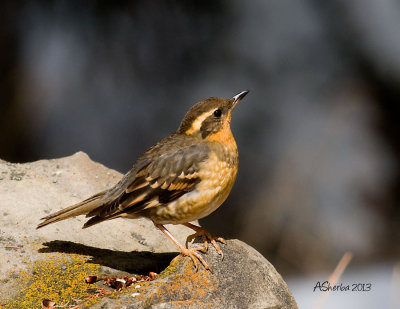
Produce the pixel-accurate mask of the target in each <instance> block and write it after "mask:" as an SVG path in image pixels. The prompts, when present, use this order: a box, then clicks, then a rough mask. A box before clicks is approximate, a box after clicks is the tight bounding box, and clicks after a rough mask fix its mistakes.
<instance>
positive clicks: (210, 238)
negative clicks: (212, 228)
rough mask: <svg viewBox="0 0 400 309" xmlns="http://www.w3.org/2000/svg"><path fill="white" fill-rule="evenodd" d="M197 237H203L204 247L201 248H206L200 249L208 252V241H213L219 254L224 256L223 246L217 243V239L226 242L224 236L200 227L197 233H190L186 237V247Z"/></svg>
mask: <svg viewBox="0 0 400 309" xmlns="http://www.w3.org/2000/svg"><path fill="white" fill-rule="evenodd" d="M196 237H201V239H202V240H203V244H204V247H201V249H204V250H200V251H203V252H207V250H208V242H211V244H212V245H213V246H214V248H215V250H217V252H218V254H219V255H221V257H222V259H223V258H224V253H223V252H222V250H221V247H220V245H219V244H218V243H217V241H218V242H220V243H223V244H226V241H225V239H223V238H222V237H214V236H212V235H211V234H210V233H209V232H207V231H206V230H205V229H203V228H201V227H198V229H197V230H196V233H194V234H192V235H189V236H188V237H187V238H186V248H187V247H188V244H189V242H191V241H192V240H193V239H195V238H196Z"/></svg>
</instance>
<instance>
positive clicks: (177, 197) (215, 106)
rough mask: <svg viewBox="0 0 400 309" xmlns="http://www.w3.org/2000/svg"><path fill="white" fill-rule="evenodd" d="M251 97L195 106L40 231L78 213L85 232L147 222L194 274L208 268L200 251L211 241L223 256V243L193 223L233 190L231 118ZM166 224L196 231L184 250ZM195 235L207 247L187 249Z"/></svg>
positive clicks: (234, 160)
mask: <svg viewBox="0 0 400 309" xmlns="http://www.w3.org/2000/svg"><path fill="white" fill-rule="evenodd" d="M247 93H249V91H242V92H240V93H239V94H237V95H235V96H233V97H232V98H230V99H223V98H217V97H210V98H208V99H205V100H202V101H200V102H198V103H196V104H195V105H194V106H193V107H192V108H191V109H190V110H189V111H188V112H187V113H186V115H185V116H184V118H183V120H182V122H181V123H180V125H179V127H178V129H177V130H176V132H175V133H173V134H171V135H169V136H167V137H165V138H163V139H161V140H160V141H159V142H157V143H156V144H155V145H154V146H152V147H150V148H149V149H148V150H147V151H145V152H144V153H143V155H142V156H140V157H139V158H138V159H137V160H136V161H135V163H134V164H133V167H132V168H131V169H130V170H129V171H128V172H127V173H126V174H125V175H124V176H123V177H122V178H121V180H120V181H119V182H118V183H117V184H116V185H114V186H113V187H111V188H109V189H108V190H105V191H102V192H99V193H97V194H95V195H93V196H91V197H89V198H87V199H85V200H84V201H82V202H80V203H77V204H75V205H72V206H70V207H67V208H65V209H62V210H60V211H57V212H55V213H52V214H50V215H48V216H46V217H44V218H41V220H44V221H42V222H41V223H40V224H39V225H38V226H37V229H38V228H42V227H44V226H46V225H48V224H51V223H55V222H58V221H61V220H65V219H68V218H72V217H76V216H79V215H86V217H87V218H90V219H89V220H88V221H86V223H85V224H84V225H83V228H88V227H90V226H93V225H95V224H98V223H100V222H103V221H107V220H111V219H115V218H128V219H136V218H147V219H150V220H151V221H152V222H153V224H154V225H155V227H157V228H158V229H159V230H161V231H162V232H163V233H164V234H165V235H166V236H167V237H168V238H169V239H170V240H171V241H172V242H173V243H174V244H175V245H176V246H177V247H178V249H179V251H180V255H183V256H188V257H190V258H191V260H192V261H193V264H194V267H195V269H196V271H197V270H198V269H199V266H200V263H201V264H202V265H203V266H204V267H205V269H208V270H210V269H211V268H210V266H209V264H208V263H207V262H206V261H205V259H204V258H203V256H202V255H201V254H200V253H199V251H201V252H203V253H205V252H207V250H208V245H209V243H211V244H212V245H213V246H214V247H215V249H216V251H217V252H218V254H220V255H221V256H222V258H223V252H222V250H221V247H220V245H219V244H218V242H219V243H225V240H224V239H223V238H221V237H214V236H213V235H211V234H210V233H209V232H208V231H207V230H205V229H204V228H202V227H200V226H197V225H195V224H192V223H190V222H192V221H195V220H198V219H201V218H204V217H206V216H208V215H209V214H210V213H212V212H213V211H215V210H216V209H217V208H218V207H219V206H220V205H221V204H222V203H223V202H224V201H225V200H226V198H227V197H228V195H229V193H230V192H231V189H232V187H233V185H234V182H235V180H236V175H237V172H238V163H239V154H238V148H237V144H236V141H235V139H234V137H233V134H232V131H231V127H230V123H231V115H232V111H233V110H234V108H235V107H236V106H237V104H238V102H239V101H241V100H242V99H243V98H244V97H245V96H246V95H247ZM166 224H175V225H177V224H182V225H184V226H186V227H188V228H190V229H192V230H194V232H195V233H194V234H192V235H189V236H188V238H187V239H186V246H183V245H182V244H181V243H179V242H178V240H177V239H176V238H175V237H174V236H173V235H172V234H171V233H170V231H169V230H168V229H167V228H166V227H165V226H164V225H166ZM195 237H201V239H202V242H203V245H202V246H201V247H195V248H190V249H189V248H188V242H190V241H191V240H193V239H194V238H195Z"/></svg>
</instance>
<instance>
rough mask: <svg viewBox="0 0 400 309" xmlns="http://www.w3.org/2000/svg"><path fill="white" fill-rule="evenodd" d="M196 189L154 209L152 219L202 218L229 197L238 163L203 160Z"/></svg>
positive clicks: (172, 221) (163, 221)
mask: <svg viewBox="0 0 400 309" xmlns="http://www.w3.org/2000/svg"><path fill="white" fill-rule="evenodd" d="M205 164H207V168H201V169H200V172H199V176H200V178H201V181H200V183H199V184H198V185H197V186H196V189H195V190H193V191H191V192H188V193H186V194H184V195H183V196H181V197H180V198H178V199H177V200H175V201H173V202H171V203H169V204H167V205H163V206H158V207H157V208H156V209H154V216H151V217H152V219H153V221H155V222H156V223H160V224H181V223H186V222H190V221H194V220H197V219H201V218H203V217H205V216H207V215H209V214H210V213H212V212H213V211H214V210H216V209H217V208H218V207H219V206H220V205H221V204H222V203H223V202H224V201H225V200H226V198H227V197H228V195H229V193H230V191H231V189H232V187H233V184H234V182H235V179H236V174H237V170H238V169H237V166H236V165H231V164H228V163H227V162H224V161H218V160H213V162H212V163H210V162H205Z"/></svg>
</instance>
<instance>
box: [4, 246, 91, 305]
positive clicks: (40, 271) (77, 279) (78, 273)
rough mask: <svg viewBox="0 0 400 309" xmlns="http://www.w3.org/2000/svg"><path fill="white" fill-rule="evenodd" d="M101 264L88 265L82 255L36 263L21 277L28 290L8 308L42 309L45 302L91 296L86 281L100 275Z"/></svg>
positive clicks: (60, 256) (55, 257)
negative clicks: (44, 300)
mask: <svg viewBox="0 0 400 309" xmlns="http://www.w3.org/2000/svg"><path fill="white" fill-rule="evenodd" d="M98 272H99V265H96V264H91V263H86V258H85V257H83V256H80V255H75V254H71V255H64V254H58V253H57V254H52V255H49V256H48V257H47V258H46V259H45V260H38V261H36V262H35V263H34V265H33V267H32V270H31V271H28V272H21V273H20V274H19V276H20V280H21V282H25V284H24V286H25V285H26V288H24V289H23V291H22V292H21V293H20V295H19V296H18V297H17V298H16V299H14V300H12V301H10V302H9V303H8V304H7V306H6V307H5V308H19V309H20V308H40V307H41V302H42V300H43V299H50V300H52V301H55V302H56V303H57V304H61V303H64V304H65V303H67V302H71V301H73V300H74V299H83V298H85V297H87V296H88V291H87V290H86V284H85V278H86V276H87V275H89V274H90V275H97V274H98Z"/></svg>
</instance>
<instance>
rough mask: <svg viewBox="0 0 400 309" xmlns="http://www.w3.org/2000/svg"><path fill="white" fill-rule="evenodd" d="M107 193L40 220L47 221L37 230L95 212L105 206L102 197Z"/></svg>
mask: <svg viewBox="0 0 400 309" xmlns="http://www.w3.org/2000/svg"><path fill="white" fill-rule="evenodd" d="M106 192H107V191H103V192H100V193H97V194H95V195H93V196H91V197H89V198H88V199H86V200H84V201H82V202H80V203H78V204H75V205H72V206H70V207H67V208H64V209H61V210H60V211H57V212H55V213H52V214H50V215H48V216H46V217H43V218H41V219H40V220H45V221H43V222H42V223H40V224H39V225H38V226H37V227H36V228H37V229H39V228H41V227H44V226H46V225H48V224H50V223H54V222H58V221H61V220H65V219H68V218H71V217H76V216H79V215H84V214H87V213H88V212H90V211H91V210H93V209H95V208H97V207H99V206H101V205H102V204H103V201H102V197H103V196H104V194H105V193H106Z"/></svg>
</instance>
